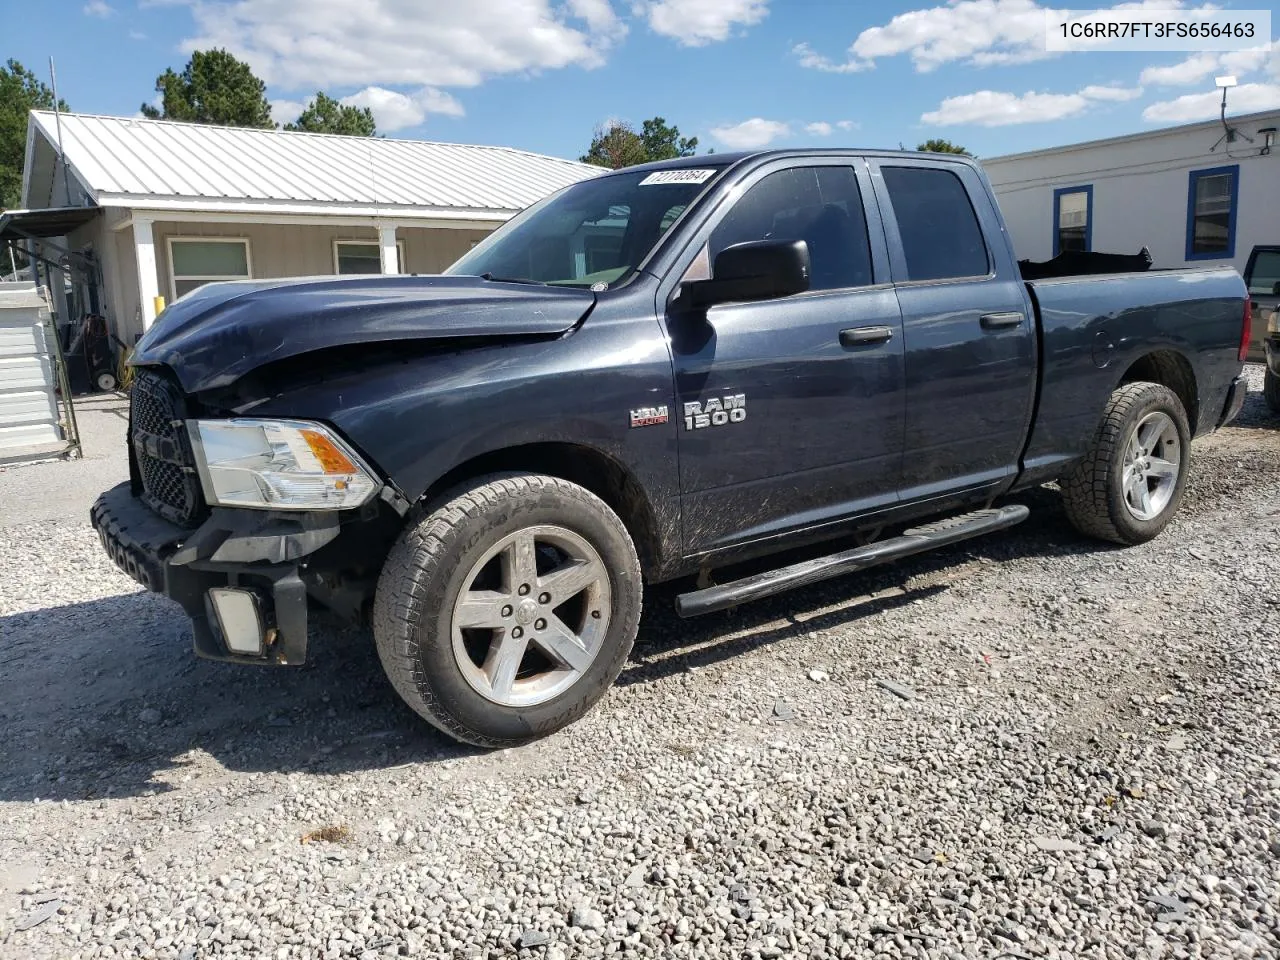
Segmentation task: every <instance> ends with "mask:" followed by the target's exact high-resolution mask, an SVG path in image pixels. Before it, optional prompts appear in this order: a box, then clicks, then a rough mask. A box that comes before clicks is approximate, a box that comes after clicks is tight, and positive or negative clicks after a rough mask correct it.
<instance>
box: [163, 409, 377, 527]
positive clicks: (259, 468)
mask: <svg viewBox="0 0 1280 960" xmlns="http://www.w3.org/2000/svg"><path fill="white" fill-rule="evenodd" d="M187 426H188V429H189V433H190V435H191V441H192V446H193V447H194V448H195V454H196V466H197V468H198V469H199V471H200V483H201V486H203V487H204V496H205V499H206V500H208V501H209V503H210V504H213V505H217V506H223V507H257V508H259V509H265V510H345V509H349V508H351V507H358V506H360V505H361V504H362V503H364V502H365V501H366V500H368V499H369V498H370V497H371V496H373V495H374V493H375V492H376V491H377V489H378V486H379V483H378V480H377V478H376V477H375V476H374V474H373V471H372V470H370V469H369V468H368V467H367V466H365V464H364V463H363V462H362V461H361V460H360V457H359V456H358V455H357V454H356V453H355V452H354V451H353V450H352V449H351V448H350V447H348V446H347V445H346V444H345V443H343V442H342V440H340V439H339V438H338V437H336V436H334V434H333V432H332V431H330V430H329V429H328V428H327V427H325V426H323V425H322V424H319V423H309V422H307V421H305V420H248V419H235V420H188V421H187Z"/></svg>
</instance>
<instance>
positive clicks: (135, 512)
mask: <svg viewBox="0 0 1280 960" xmlns="http://www.w3.org/2000/svg"><path fill="white" fill-rule="evenodd" d="M90 520H91V521H92V523H93V527H94V529H95V530H97V531H98V538H99V539H100V540H101V541H102V546H103V548H104V549H105V550H106V552H107V555H108V556H109V557H111V559H112V560H113V561H115V564H116V566H118V567H119V568H120V569H121V570H123V571H124V572H125V573H127V574H129V576H131V577H132V578H133V579H134V580H136V581H138V583H140V584H142V585H143V586H144V587H146V588H147V589H148V590H152V591H154V592H156V593H163V594H164V595H165V596H167V597H169V598H170V599H172V600H175V601H177V602H178V603H179V604H180V605H181V606H182V608H183V609H184V610H185V611H186V612H187V615H188V616H190V617H191V621H192V627H193V630H194V635H195V651H196V653H197V654H198V655H200V656H202V657H208V658H210V659H214V660H227V661H234V662H237V663H256V664H265V663H271V664H280V665H286V664H287V665H296V664H301V663H304V662H305V661H306V657H307V588H306V585H305V584H304V582H303V579H302V577H301V576H300V573H301V572H302V568H303V566H304V565H305V558H306V557H308V556H309V555H310V554H312V553H315V552H316V551H317V550H319V549H321V548H322V547H324V546H325V545H326V544H328V543H329V542H330V541H332V540H333V539H334V538H335V537H336V536H337V535H338V531H339V529H340V526H339V520H338V518H337V516H336V515H335V514H332V513H320V512H317V513H299V514H282V513H279V512H271V511H250V510H226V509H214V510H213V512H212V513H211V514H210V516H209V519H208V520H206V521H205V523H204V524H203V525H202V526H200V527H199V528H198V529H196V530H187V529H184V528H182V527H179V526H177V525H176V524H173V523H170V522H169V521H167V520H165V519H163V518H161V517H160V516H158V515H156V514H155V513H153V512H152V511H151V510H150V509H149V508H148V507H147V506H146V505H145V504H144V503H143V502H142V501H141V500H139V499H137V498H136V497H134V496H133V493H132V491H131V489H130V485H129V484H128V483H122V484H120V485H119V486H116V487H113V488H112V489H110V490H108V491H107V492H106V493H104V494H102V495H101V496H100V497H98V499H97V501H96V502H95V503H94V505H93V509H92V510H91V511H90ZM228 587H229V588H233V589H239V590H246V591H249V592H251V593H253V595H254V597H255V598H256V600H257V604H258V607H259V609H260V610H261V611H262V621H261V628H262V638H261V639H262V644H261V650H262V654H261V656H246V655H244V654H238V653H234V652H232V650H231V649H230V648H229V647H228V645H227V643H226V640H225V639H224V637H223V636H222V635H221V631H220V628H219V626H218V622H217V618H216V617H215V616H213V615H212V608H211V606H210V600H209V591H210V590H211V589H214V588H228Z"/></svg>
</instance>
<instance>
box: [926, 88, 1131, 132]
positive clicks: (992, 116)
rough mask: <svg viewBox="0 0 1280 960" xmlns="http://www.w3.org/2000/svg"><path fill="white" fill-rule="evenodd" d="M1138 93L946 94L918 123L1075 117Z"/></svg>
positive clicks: (988, 123) (997, 123)
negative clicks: (1092, 108) (1093, 108)
mask: <svg viewBox="0 0 1280 960" xmlns="http://www.w3.org/2000/svg"><path fill="white" fill-rule="evenodd" d="M1140 96H1142V88H1141V87H1117V86H1102V85H1098V84H1091V85H1089V86H1087V87H1082V88H1081V89H1080V90H1077V91H1076V92H1075V93H1036V92H1035V91H1030V92H1028V93H1024V94H1022V95H1021V96H1019V95H1018V94H1016V93H1005V92H1003V91H998V90H979V91H978V92H977V93H966V94H963V95H961V96H958V97H947V99H945V100H943V101H942V103H941V104H940V105H939V106H938V109H937V110H933V111H930V112H929V113H926V114H924V115H922V116H921V117H920V121H921V122H922V123H929V124H934V125H936V126H940V127H946V126H955V125H958V124H965V123H972V124H977V125H978V126H980V127H1006V126H1011V125H1012V124H1016V123H1044V122H1046V121H1050V120H1065V119H1067V118H1068V117H1074V116H1078V115H1079V114H1081V113H1084V111H1085V110H1086V109H1087V108H1088V107H1090V106H1092V105H1093V104H1096V103H1118V102H1122V101H1125V100H1134V99H1136V98H1138V97H1140Z"/></svg>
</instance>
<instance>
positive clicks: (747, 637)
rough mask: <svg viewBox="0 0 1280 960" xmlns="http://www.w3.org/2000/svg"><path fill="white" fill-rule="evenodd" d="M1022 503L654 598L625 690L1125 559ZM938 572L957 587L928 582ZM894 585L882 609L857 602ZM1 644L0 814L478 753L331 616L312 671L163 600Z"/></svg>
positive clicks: (60, 617)
mask: <svg viewBox="0 0 1280 960" xmlns="http://www.w3.org/2000/svg"><path fill="white" fill-rule="evenodd" d="M1017 500H1019V501H1020V502H1023V503H1026V504H1027V505H1028V506H1030V507H1031V511H1032V513H1031V518H1030V519H1029V520H1028V521H1026V522H1025V523H1023V524H1022V525H1020V526H1018V527H1015V528H1014V529H1013V530H1011V531H1007V532H1005V533H1003V534H996V535H993V536H991V537H987V538H980V539H977V540H972V541H969V542H967V543H964V544H959V545H956V546H954V547H951V548H948V549H946V550H942V551H938V552H936V553H931V554H924V555H922V556H919V557H916V558H912V559H910V560H906V561H901V562H899V563H897V564H894V565H891V566H887V567H881V568H877V569H873V570H869V571H866V572H864V573H861V574H857V575H851V576H847V577H843V578H840V579H837V580H832V581H829V582H827V583H824V584H819V585H815V586H812V587H808V588H805V589H802V590H797V591H794V592H792V593H787V594H783V595H780V596H778V597H774V598H771V599H769V600H765V601H761V602H759V603H755V604H750V605H747V606H744V607H742V608H740V609H738V610H734V611H729V612H726V613H721V614H715V615H712V616H709V617H705V618H701V619H697V620H690V621H684V620H680V619H679V618H678V617H676V615H675V613H674V611H673V609H672V604H671V601H672V599H673V597H674V596H675V594H676V593H678V592H680V591H681V590H687V589H690V588H691V585H692V584H691V581H686V582H684V583H678V584H670V585H665V586H662V587H657V588H653V589H651V590H650V592H649V596H648V597H647V598H646V609H645V615H644V618H643V620H642V623H641V631H640V638H639V642H638V643H637V645H636V649H635V652H634V654H633V661H632V663H631V664H629V665H628V666H627V667H626V668H625V669H624V671H623V674H622V676H621V677H620V678H619V683H620V684H623V685H629V684H635V683H647V682H652V681H657V680H661V679H662V678H664V677H668V676H671V675H673V674H675V673H680V672H683V671H685V670H687V669H688V668H690V667H694V666H701V665H706V664H710V663H715V662H718V661H720V660H723V659H726V658H728V657H732V656H736V655H739V654H741V653H744V652H747V651H749V650H752V649H755V648H758V647H761V646H763V645H766V644H771V643H776V642H779V641H785V640H786V639H788V638H789V637H793V636H797V635H799V634H802V633H805V632H808V631H811V630H815V629H830V628H832V627H835V626H840V625H844V624H851V623H854V622H856V621H857V620H858V619H859V618H862V617H866V616H873V615H875V614H876V613H879V612H882V611H885V610H889V609H892V608H894V607H896V606H900V605H903V604H907V603H910V602H912V601H915V600H919V599H924V598H927V597H929V596H932V595H934V594H937V593H939V592H942V591H944V590H946V589H947V586H946V583H945V580H946V576H945V571H946V570H947V569H948V568H949V567H953V566H955V565H957V564H960V563H963V562H965V561H966V560H970V559H975V558H984V559H986V560H991V561H999V560H1005V559H1009V558H1011V557H1027V556H1053V555H1067V554H1076V553H1085V552H1094V551H1098V550H1106V549H1108V548H1107V547H1106V546H1105V545H1102V544H1098V543H1095V542H1090V541H1087V540H1084V539H1082V538H1081V537H1080V536H1079V535H1078V534H1076V533H1075V532H1074V530H1072V529H1071V527H1070V526H1069V525H1068V524H1067V522H1066V519H1065V517H1064V516H1063V514H1062V510H1061V507H1060V504H1059V502H1058V501H1059V498H1058V494H1057V493H1056V491H1051V490H1037V491H1032V492H1030V493H1029V494H1027V495H1024V496H1021V497H1018V498H1017ZM839 546H840V545H839V544H834V545H830V544H829V545H827V546H826V547H825V548H822V549H826V550H831V549H838V548H839ZM810 552H811V553H812V552H814V551H810ZM796 558H797V559H798V555H797V557H796ZM788 559H790V558H788ZM735 572H739V571H735ZM741 572H745V570H743V571H741ZM932 574H936V575H938V576H939V578H940V579H942V580H943V581H944V582H942V583H940V584H936V585H931V584H928V580H929V577H930V575H932ZM960 575H961V576H962V575H963V574H960ZM722 579H727V575H726V576H724V577H722ZM921 579H923V580H924V581H925V583H924V584H923V585H919V586H916V585H914V584H913V585H912V589H909V590H906V591H905V592H900V590H894V589H891V588H901V587H903V586H904V585H907V584H908V583H909V582H911V581H913V580H915V581H919V580H921ZM886 590H888V591H889V594H890V595H887V596H885V597H883V598H876V597H874V596H872V597H871V598H870V599H863V600H862V601H861V602H853V601H852V598H859V597H861V598H866V597H867V595H874V594H877V593H880V592H883V591H886ZM827 607H832V609H830V610H828V609H825V608H827ZM779 621H782V622H781V623H779ZM0 637H3V638H5V639H4V640H3V642H2V643H0V726H2V727H3V728H4V729H5V730H6V737H5V738H4V740H3V741H2V742H0V769H3V770H5V771H6V775H5V776H4V778H3V779H2V780H0V801H5V800H30V799H32V798H34V797H39V798H41V799H50V800H64V799H65V800H71V801H76V800H85V799H93V798H98V797H108V796H110V797H121V796H145V795H150V794H153V793H158V792H164V791H166V790H171V789H174V785H175V784H180V783H181V782H182V778H183V777H184V776H186V775H187V774H188V773H190V774H191V775H193V776H195V775H199V772H200V771H199V769H197V768H193V769H192V770H191V771H184V768H186V767H189V766H191V765H192V756H191V753H190V751H193V750H198V751H203V752H204V753H207V754H208V755H210V756H211V757H212V758H213V759H214V760H216V761H217V762H218V763H219V764H221V765H222V766H223V767H225V768H227V769H229V770H234V771H239V772H247V773H253V772H266V771H271V772H284V773H289V772H294V771H307V772H310V773H318V774H324V773H340V772H345V771H350V770H379V769H389V768H393V767H397V766H401V765H405V764H411V763H431V762H436V761H440V760H447V759H451V758H455V757H461V756H466V755H469V754H473V753H476V752H478V751H475V750H473V749H471V748H467V747H462V746H459V745H458V744H456V743H454V742H453V741H451V740H449V739H448V738H446V737H445V736H444V735H443V734H440V733H438V732H437V731H435V730H434V728H432V727H430V726H429V725H428V724H427V723H426V722H425V721H423V720H421V719H419V718H418V717H417V715H416V714H414V713H413V712H412V711H410V710H409V709H408V708H407V707H405V706H404V705H403V704H402V703H401V702H400V700H399V698H398V697H397V696H396V695H395V693H394V692H393V691H392V689H391V686H390V684H389V683H388V682H387V681H386V679H385V678H384V676H383V674H382V670H381V667H380V665H379V663H378V660H377V656H376V654H375V653H374V651H373V645H372V643H371V641H370V637H369V635H368V633H367V632H366V631H364V630H361V629H358V628H355V627H352V626H349V625H346V624H344V623H343V622H342V621H340V620H338V619H337V618H336V617H333V616H332V615H329V614H328V613H326V612H324V611H320V610H317V611H315V612H314V614H313V617H312V636H311V641H310V643H311V650H310V652H311V662H310V663H309V664H308V665H307V666H306V667H302V668H290V669H272V668H264V669H261V670H256V669H253V668H251V667H243V666H231V665H227V664H218V663H211V662H208V661H204V660H198V659H196V658H195V657H194V655H193V654H192V652H191V638H190V632H189V628H188V624H187V620H186V618H185V617H184V615H183V613H182V611H181V610H180V609H179V608H178V607H177V605H176V604H173V603H171V602H169V601H168V600H165V599H164V598H162V597H156V596H152V595H149V594H146V593H131V594H124V595H119V596H114V597H109V598H105V599H102V600H95V601H91V602H86V603H78V604H69V605H65V606H61V607H52V608H48V609H43V610H38V611H34V612H30V613H23V614H17V615H14V616H9V617H4V618H0ZM495 756H497V757H502V756H503V755H501V754H498V755H495ZM513 762H514V761H513ZM206 763H207V761H206Z"/></svg>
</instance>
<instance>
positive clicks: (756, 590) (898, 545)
mask: <svg viewBox="0 0 1280 960" xmlns="http://www.w3.org/2000/svg"><path fill="white" fill-rule="evenodd" d="M1029 513H1030V511H1029V510H1028V509H1027V508H1026V507H1024V506H1021V505H1020V504H1013V505H1010V506H1007V507H997V508H995V509H991V510H975V511H973V512H972V513H963V514H960V515H959V516H957V517H948V518H947V519H945V520H938V521H936V522H934V523H929V524H925V525H924V526H923V527H913V528H911V529H910V530H907V531H904V532H903V534H902V535H901V536H898V537H894V538H893V539H892V540H881V541H880V542H878V543H870V544H867V545H866V546H863V547H854V548H853V549H852V550H845V551H843V552H842V553H832V554H829V555H828V556H825V557H817V558H816V559H813V560H806V561H804V562H803V563H796V564H792V565H791V566H789V567H779V568H778V569H777V570H767V571H765V572H764V573H757V574H755V575H754V576H750V577H743V578H742V579H741V580H733V581H731V582H729V583H722V584H719V585H717V586H714V587H707V588H706V589H704V590H693V591H691V592H689V593H682V594H680V596H678V597H676V613H678V614H679V615H680V616H682V617H697V616H701V615H702V614H704V613H713V612H714V611H716V610H724V609H726V608H727V607H736V606H737V605H738V604H740V603H747V602H749V601H751V600H760V599H762V598H763V597H771V596H773V595H774V594H775V593H782V592H784V591H786V590H794V589H796V588H797V587H805V586H808V585H809V584H811V583H817V582H819V581H820V580H829V579H831V578H832V577H839V576H843V575H844V574H846V573H854V572H856V571H858V570H865V569H867V568H868V567H874V566H877V565H879V564H882V563H889V562H891V561H893V560H901V559H902V558H903V557H910V556H913V555H915V554H917V553H925V552H926V551H928V550H935V549H937V548H938V547H945V546H948V545H949V544H952V543H959V542H960V541H961V540H968V539H969V538H970V537H977V536H981V535H982V534H984V533H994V532H995V531H996V530H1004V529H1006V528H1008V527H1012V526H1014V525H1015V524H1019V523H1021V522H1022V521H1023V520H1025V519H1027V515H1028V514H1029Z"/></svg>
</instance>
